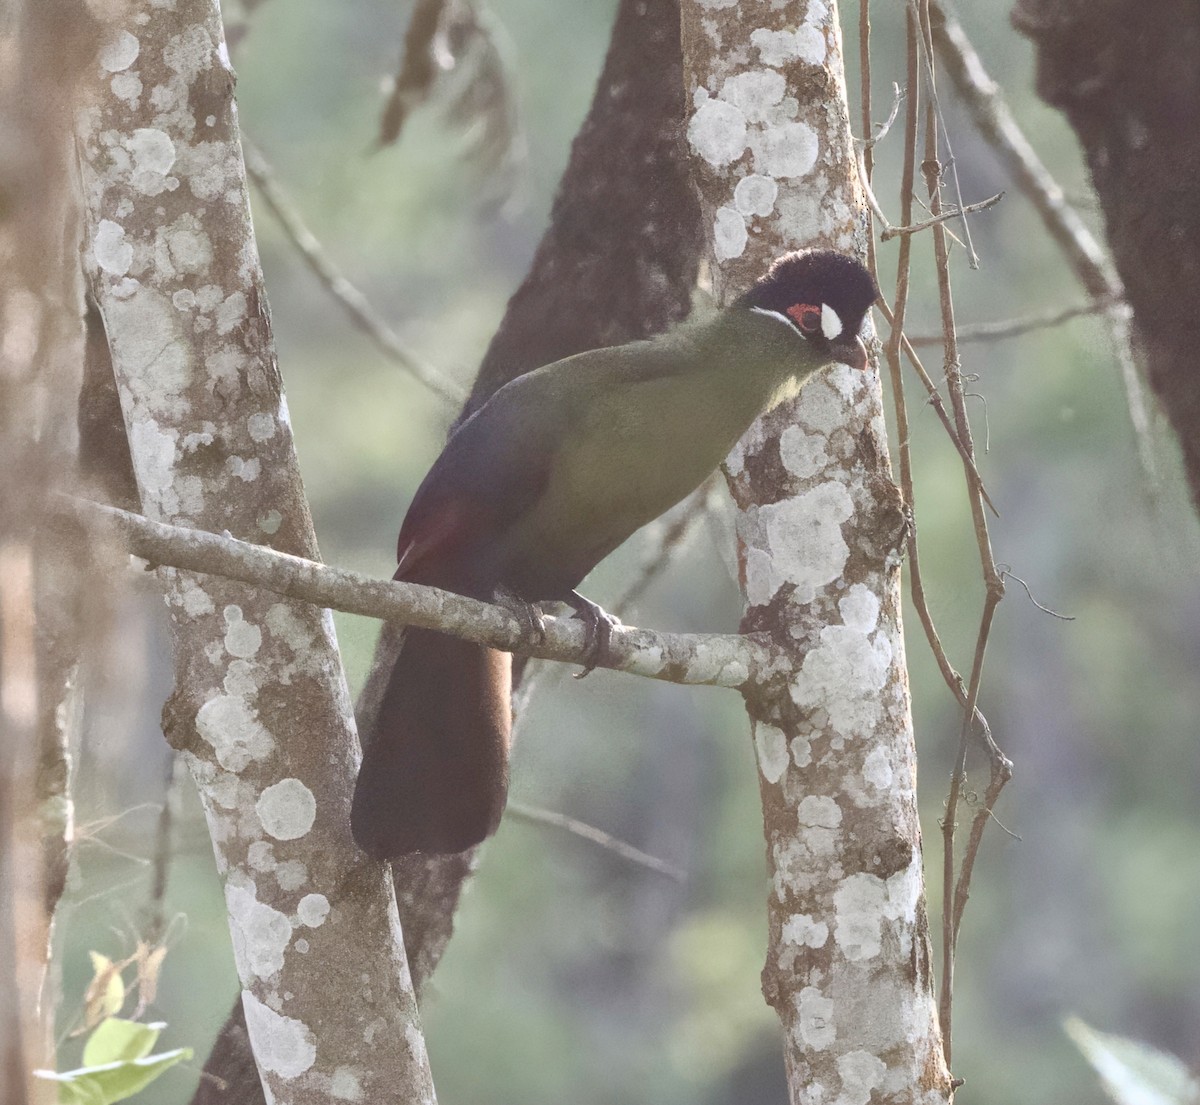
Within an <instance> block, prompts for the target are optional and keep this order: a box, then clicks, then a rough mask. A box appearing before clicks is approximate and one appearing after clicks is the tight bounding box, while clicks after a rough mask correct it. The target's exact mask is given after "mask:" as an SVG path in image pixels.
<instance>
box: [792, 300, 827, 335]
mask: <svg viewBox="0 0 1200 1105" xmlns="http://www.w3.org/2000/svg"><path fill="white" fill-rule="evenodd" d="M787 313H788V314H789V315H790V316H791V317H792V318H793V319H795V320H796V324H797V325H798V326H799V327H800V330H801V332H802V333H805V334H815V333H816V332H817V331H818V330H820V329H821V308H820V307H814V306H813V305H812V304H811V303H796V304H793V305H792V306H791V307H789V308H788V309H787Z"/></svg>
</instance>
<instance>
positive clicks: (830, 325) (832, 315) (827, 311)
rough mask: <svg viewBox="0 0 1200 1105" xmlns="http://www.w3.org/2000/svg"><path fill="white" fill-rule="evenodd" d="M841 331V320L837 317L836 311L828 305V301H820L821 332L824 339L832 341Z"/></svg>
mask: <svg viewBox="0 0 1200 1105" xmlns="http://www.w3.org/2000/svg"><path fill="white" fill-rule="evenodd" d="M841 332H842V320H841V318H839V317H838V313H837V311H835V310H834V309H833V308H832V307H830V306H829V304H828V303H822V304H821V333H822V334H824V335H825V340H826V341H833V339H834V338H836V337H837V336H838V334H840V333H841Z"/></svg>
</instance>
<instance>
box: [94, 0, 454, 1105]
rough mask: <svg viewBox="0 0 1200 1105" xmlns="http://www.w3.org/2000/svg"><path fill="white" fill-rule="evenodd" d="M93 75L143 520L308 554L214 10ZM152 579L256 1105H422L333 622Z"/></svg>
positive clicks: (105, 222) (106, 236) (110, 287)
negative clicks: (167, 631) (204, 823)
mask: <svg viewBox="0 0 1200 1105" xmlns="http://www.w3.org/2000/svg"><path fill="white" fill-rule="evenodd" d="M92 73H93V76H94V79H95V87H94V103H93V104H92V105H91V106H90V107H89V108H88V109H87V110H84V111H82V112H81V113H80V117H79V124H78V125H79V144H80V156H81V166H82V174H83V187H84V197H85V208H86V228H85V244H86V249H85V263H86V265H87V267H88V273H89V278H90V282H91V287H92V293H93V295H94V298H95V301H96V304H97V306H98V308H99V310H100V312H101V314H102V315H103V320H104V324H105V328H106V331H107V334H108V340H109V346H110V349H111V352H112V361H113V369H114V373H115V376H116V381H117V390H118V393H119V395H120V400H121V407H122V410H123V414H124V421H125V425H126V430H127V433H128V438H129V443H130V455H131V458H132V464H133V470H134V473H135V476H136V479H137V485H138V491H139V495H140V499H141V505H142V511H143V513H144V514H146V515H147V516H148V517H150V518H153V519H156V520H161V521H169V522H173V523H177V524H180V525H185V526H191V527H194V528H198V529H207V530H213V531H217V532H220V531H222V530H228V531H229V532H230V533H231V534H232V535H235V536H238V537H241V538H243V539H246V540H249V541H253V542H258V543H262V544H270V545H271V546H272V547H274V548H277V549H280V550H282V551H286V552H291V553H295V554H299V555H303V556H307V557H313V558H315V557H316V555H317V550H316V543H315V539H314V536H313V532H312V523H311V519H310V517H309V514H308V508H307V505H306V503H305V500H304V494H303V487H302V485H301V481H300V475H299V470H298V467H297V464H296V457H295V453H294V450H293V447H292V435H291V427H290V425H289V423H288V419H287V407H286V402H285V400H284V397H283V389H282V384H281V381H280V377H279V372H278V366H277V365H276V362H275V355H274V350H273V344H272V339H271V329H270V322H269V316H268V312H267V306H266V299H265V295H264V291H263V287H262V274H261V270H260V268H259V262H258V255H257V249H256V246H255V242H254V236H253V232H252V230H251V225H250V213H249V205H248V202H247V196H246V184H245V174H244V170H243V166H242V159H241V154H240V146H239V140H238V131H237V123H236V110H235V105H234V99H233V85H234V74H233V71H232V70H231V68H230V66H229V60H228V54H227V52H226V49H225V45H224V42H223V40H222V28H221V20H220V10H219V7H218V5H217V3H216V0H176V2H173V3H171V4H169V5H165V4H162V3H160V2H158V0H138V2H136V3H131V4H129V5H128V6H127V9H126V10H125V12H123V15H122V18H121V20H120V21H117V22H114V23H113V24H112V25H111V26H110V27H109V28H108V29H107V33H106V37H105V39H104V40H103V42H102V43H101V47H100V50H99V53H98V55H97V60H96V63H95V65H94V68H93V70H92ZM160 578H161V581H162V584H163V587H164V591H165V595H166V600H167V606H168V610H169V612H170V617H171V624H172V634H173V644H174V658H175V672H176V690H175V693H174V695H173V696H172V698H171V700H170V701H169V702H168V704H167V706H166V708H165V710H164V731H165V732H166V734H167V736H168V739H169V740H171V742H172V743H173V744H174V745H175V747H177V748H178V749H180V750H181V751H182V753H183V755H184V758H185V760H186V762H187V763H188V766H189V768H190V769H191V772H192V775H193V777H194V779H195V781H196V783H197V786H198V788H199V791H200V796H201V800H202V802H203V804H204V808H205V813H206V815H207V818H208V823H209V829H210V833H211V835H212V840H213V847H214V851H215V852H216V858H217V865H218V869H219V871H220V874H221V876H222V880H223V882H224V887H225V897H226V904H227V906H228V909H229V919H230V929H231V934H232V936H233V944H234V952H235V957H236V960H237V968H238V973H239V976H240V978H241V981H242V986H243V993H242V1002H243V1005H244V1008H245V1012H246V1020H247V1024H248V1028H249V1035H250V1038H251V1039H252V1041H253V1043H254V1053H255V1057H256V1059H257V1062H258V1068H259V1073H260V1075H261V1077H262V1078H263V1080H264V1081H265V1083H266V1084H267V1085H268V1086H269V1097H270V1099H271V1100H273V1101H276V1102H314V1103H315V1102H322V1103H324V1102H328V1101H329V1100H330V1099H331V1098H332V1099H346V1100H369V1101H394V1100H400V1101H405V1102H420V1101H430V1102H431V1101H433V1086H432V1082H431V1080H430V1076H429V1069H428V1062H427V1058H426V1054H425V1049H424V1041H423V1038H422V1036H421V1032H420V1023H419V1019H418V1015H417V1009H416V1001H415V998H414V996H413V992H412V984H411V979H410V977H409V973H408V965H407V961H406V959H405V956H404V950H403V943H402V941H401V935H400V925H399V920H398V917H397V913H396V908H395V904H394V897H393V895H392V891H391V886H390V884H389V882H388V879H387V875H386V872H385V870H384V869H383V868H381V867H380V866H379V865H376V864H372V863H369V862H367V861H366V860H365V857H363V856H362V855H361V853H359V852H358V851H357V850H356V849H355V847H354V844H353V842H352V840H351V839H350V833H349V802H350V787H351V782H352V780H353V777H354V772H355V769H356V765H357V752H356V747H355V742H354V731H353V723H352V718H351V711H350V703H349V697H348V695H347V691H346V685H345V677H344V675H343V673H342V669H341V664H340V661H339V658H338V655H337V648H336V642H335V640H334V636H333V626H332V620H331V618H330V617H329V615H328V612H327V611H321V610H319V609H315V608H313V607H311V606H308V605H306V604H302V603H293V602H288V601H281V600H279V599H278V598H277V597H275V596H271V595H269V594H267V593H264V592H261V591H258V590H256V589H254V588H251V587H247V586H245V585H243V584H238V583H233V582H230V581H223V580H219V579H215V578H212V577H200V576H194V575H190V574H188V573H184V572H179V571H175V570H169V569H160ZM360 979H362V980H365V981H364V982H363V983H361V984H360V983H359V982H358V981H357V980H360ZM350 980H356V981H354V982H350ZM384 1040H386V1041H387V1044H388V1046H387V1047H386V1048H385V1047H381V1046H379V1043H380V1042H381V1041H384ZM364 1056H369V1057H370V1058H369V1061H368V1060H367V1059H365V1058H364Z"/></svg>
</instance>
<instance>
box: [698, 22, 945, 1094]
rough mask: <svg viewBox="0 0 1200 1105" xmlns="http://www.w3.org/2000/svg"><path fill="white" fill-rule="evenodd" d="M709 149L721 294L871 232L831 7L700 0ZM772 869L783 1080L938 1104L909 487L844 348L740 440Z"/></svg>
mask: <svg viewBox="0 0 1200 1105" xmlns="http://www.w3.org/2000/svg"><path fill="white" fill-rule="evenodd" d="M683 17H684V18H683V48H684V64H685V73H686V78H687V84H686V90H687V92H688V94H689V98H690V103H691V114H690V118H689V122H688V131H687V134H688V140H689V143H690V146H691V150H692V153H693V155H694V156H693V164H694V166H695V176H696V180H697V182H698V185H699V190H700V195H701V201H702V205H703V210H704V218H705V223H706V226H707V229H708V234H709V241H710V248H711V257H712V261H713V265H714V281H713V282H714V287H715V289H716V290H717V293H718V296H719V298H720V299H722V300H728V299H729V298H731V297H732V296H734V295H736V294H738V293H739V292H741V291H743V290H744V289H745V287H746V286H747V285H748V284H749V283H750V281H751V280H752V279H753V278H755V277H756V276H757V275H758V274H759V273H761V272H762V271H763V270H764V268H765V266H766V265H767V263H768V262H769V260H770V259H771V258H772V257H774V256H776V255H778V254H780V253H782V252H785V251H786V250H789V249H795V248H797V247H802V246H812V245H821V246H826V247H832V248H834V249H838V250H841V251H843V252H847V253H855V254H858V255H860V256H861V255H862V254H863V253H864V251H865V225H866V221H865V208H864V204H863V202H862V197H861V196H860V194H859V187H858V176H857V172H856V169H855V160H854V151H853V147H852V145H851V138H850V128H849V122H848V110H847V105H846V93H845V85H844V75H843V69H842V55H841V36H840V31H839V27H838V14H837V7H836V5H834V4H826V3H819V2H817V0H810V2H809V3H808V4H804V3H796V4H789V5H780V4H778V3H773V2H772V0H743V2H742V3H739V4H737V5H736V6H727V5H714V4H712V3H708V2H706V0H684V4H683ZM727 474H728V477H729V483H730V487H731V490H732V492H733V496H734V499H735V501H736V503H737V506H738V537H739V560H740V567H741V582H742V586H743V589H744V592H745V596H746V605H747V612H746V616H745V619H744V621H743V630H744V631H748V632H766V633H770V634H771V635H772V636H773V637H774V638H775V640H776V641H777V642H778V643H779V644H780V645H781V646H782V647H784V648H785V649H786V650H787V653H788V655H789V656H790V663H788V664H787V665H781V666H780V668H779V670H778V671H777V672H775V673H773V675H770V676H769V677H768V678H766V679H765V680H764V681H763V682H762V684H761V685H760V686H758V687H757V688H755V689H754V690H752V691H750V692H748V693H747V694H746V703H747V708H748V710H749V713H750V716H751V719H752V722H753V727H754V743H755V748H756V751H757V754H758V764H759V773H760V784H761V791H762V799H763V811H764V823H765V832H766V840H767V859H768V866H769V871H770V878H771V884H770V897H769V901H768V924H769V937H768V950H767V962H766V966H765V968H764V970H763V992H764V994H765V996H766V999H767V1001H768V1002H769V1003H770V1004H771V1005H772V1006H773V1007H774V1008H775V1009H776V1011H777V1012H778V1014H779V1017H780V1020H781V1022H782V1025H783V1029H784V1049H785V1059H786V1065H787V1070H788V1083H789V1091H790V1095H791V1100H792V1102H793V1103H795V1105H800V1103H802V1102H803V1103H806V1105H816V1103H819V1102H830V1101H837V1102H848V1101H868V1100H870V1101H871V1102H877V1103H882V1102H889V1103H893V1102H894V1103H900V1102H904V1103H910V1102H923V1103H925V1102H928V1103H933V1102H945V1101H947V1100H948V1099H949V1097H950V1094H951V1090H950V1079H949V1075H948V1073H947V1071H946V1068H945V1064H944V1062H943V1060H942V1049H941V1040H940V1036H939V1032H938V1026H937V1017H936V1010H935V1006H934V1001H933V993H932V977H931V970H930V947H929V937H928V924H927V921H926V914H925V893H924V881H923V874H922V865H921V835H920V825H919V822H918V819H917V809H916V793H915V784H916V760H915V751H914V747H913V740H912V722H911V716H910V713H909V693H908V679H907V670H906V667H905V660H904V644H903V637H902V635H901V627H900V589H899V558H898V555H897V548H898V546H899V543H900V542H901V541H902V539H903V532H904V531H903V515H902V512H901V510H900V497H899V493H898V492H897V490H896V488H895V487H894V485H893V484H892V482H891V477H890V471H889V466H888V459H887V447H886V442H885V439H884V424H883V416H882V395H881V389H880V384H879V379H878V376H877V375H876V374H875V373H874V372H869V373H855V372H854V371H853V370H851V369H849V368H845V367H842V366H837V367H835V368H834V369H833V370H831V371H829V372H826V373H824V374H822V375H820V376H819V377H817V378H816V379H814V380H813V381H812V382H810V383H809V384H808V385H807V386H806V387H805V388H804V390H803V391H802V392H801V395H800V398H799V400H798V401H796V402H793V403H788V404H785V405H784V406H781V407H779V408H777V409H776V410H775V411H774V412H772V413H770V414H768V415H767V416H766V417H765V418H764V419H762V420H761V421H760V422H759V423H757V424H756V425H755V426H754V427H753V428H752V429H751V431H750V432H749V434H748V435H747V436H746V438H744V439H743V441H742V442H741V443H740V444H739V446H738V447H737V449H735V450H734V452H733V453H732V454H731V456H730V458H729V460H728V463H727Z"/></svg>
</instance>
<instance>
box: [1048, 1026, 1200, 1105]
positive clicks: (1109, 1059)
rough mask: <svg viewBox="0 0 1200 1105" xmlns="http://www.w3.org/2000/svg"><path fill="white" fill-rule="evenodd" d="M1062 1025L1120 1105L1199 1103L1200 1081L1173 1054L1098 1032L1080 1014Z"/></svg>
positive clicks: (1194, 1104)
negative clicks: (1080, 1017) (1079, 1016)
mask: <svg viewBox="0 0 1200 1105" xmlns="http://www.w3.org/2000/svg"><path fill="white" fill-rule="evenodd" d="M1063 1027H1064V1028H1065V1029H1066V1033H1067V1035H1068V1036H1070V1037H1071V1039H1072V1040H1073V1041H1074V1043H1075V1046H1076V1047H1078V1048H1079V1050H1080V1051H1081V1052H1083V1056H1084V1058H1085V1059H1086V1060H1087V1061H1088V1062H1089V1063H1091V1065H1092V1068H1093V1070H1095V1072H1096V1073H1097V1074H1098V1075H1099V1076H1100V1082H1101V1084H1102V1085H1103V1086H1104V1089H1105V1091H1106V1092H1107V1093H1108V1096H1109V1097H1111V1098H1112V1099H1113V1100H1114V1101H1115V1102H1117V1105H1200V1082H1198V1081H1197V1080H1196V1078H1195V1076H1194V1075H1193V1074H1192V1073H1191V1071H1189V1070H1188V1068H1187V1067H1186V1066H1185V1065H1184V1064H1183V1063H1182V1062H1180V1061H1179V1060H1178V1059H1176V1058H1175V1056H1174V1055H1170V1054H1168V1053H1167V1052H1165V1051H1159V1050H1158V1048H1155V1047H1151V1046H1150V1045H1149V1044H1144V1043H1142V1042H1141V1041H1140V1040H1130V1039H1127V1038H1126V1037H1124V1036H1110V1035H1109V1034H1108V1033H1105V1032H1097V1031H1096V1030H1095V1029H1094V1028H1092V1027H1091V1026H1090V1025H1087V1024H1085V1023H1084V1022H1083V1021H1081V1020H1080V1019H1079V1018H1078V1017H1068V1018H1067V1020H1066V1021H1064V1022H1063Z"/></svg>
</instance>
